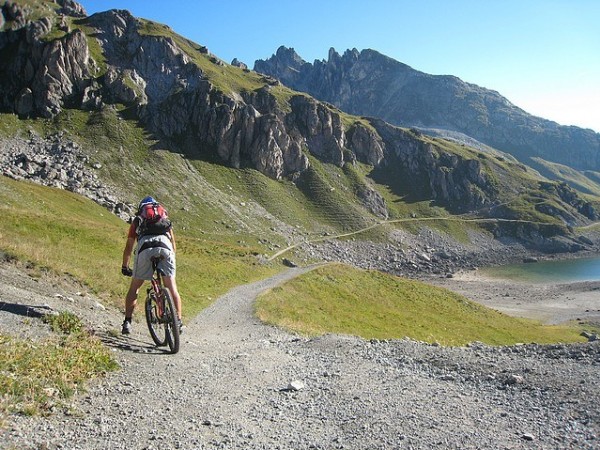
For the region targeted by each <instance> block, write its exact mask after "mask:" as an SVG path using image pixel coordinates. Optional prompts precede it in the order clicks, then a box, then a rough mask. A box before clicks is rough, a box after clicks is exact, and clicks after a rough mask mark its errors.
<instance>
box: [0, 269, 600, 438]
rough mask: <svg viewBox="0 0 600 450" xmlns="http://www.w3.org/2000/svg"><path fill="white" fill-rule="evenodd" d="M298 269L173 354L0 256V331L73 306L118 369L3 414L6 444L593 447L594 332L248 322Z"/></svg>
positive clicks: (232, 295) (206, 323)
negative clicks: (49, 406) (36, 406)
mask: <svg viewBox="0 0 600 450" xmlns="http://www.w3.org/2000/svg"><path fill="white" fill-rule="evenodd" d="M306 270H308V269H298V268H296V269H290V270H288V271H286V272H284V273H281V274H279V275H277V276H275V277H272V278H270V279H267V280H263V281H260V282H257V283H253V284H249V285H245V286H240V287H238V288H235V289H233V290H231V291H230V292H229V293H228V294H226V295H224V296H222V297H221V298H219V299H218V300H217V301H216V302H215V303H214V304H213V305H212V306H211V307H210V308H208V309H206V310H204V311H203V312H202V313H201V314H200V315H199V316H198V317H196V318H195V319H194V320H192V321H191V322H189V323H188V324H187V325H188V326H187V327H186V329H185V333H184V334H183V336H182V338H183V341H182V348H181V351H180V353H179V354H177V355H167V354H164V353H162V352H161V351H160V350H159V349H156V348H155V347H154V346H153V345H152V342H151V339H150V337H149V335H148V331H147V330H146V326H145V323H143V322H140V321H138V322H136V323H135V328H134V333H133V334H132V335H131V336H129V337H121V336H120V335H116V337H115V333H114V330H117V329H118V328H119V325H120V322H121V320H122V317H121V314H120V313H119V312H118V311H115V310H113V309H111V308H106V307H104V306H102V305H101V304H100V303H99V302H98V300H97V299H95V298H94V297H92V296H91V295H88V294H85V293H81V292H74V290H75V288H64V287H60V286H61V285H60V284H59V283H50V282H48V281H47V280H38V281H36V280H34V279H32V278H31V277H29V276H27V275H25V274H24V273H23V272H21V271H19V270H17V269H16V268H15V267H13V266H10V265H6V264H5V265H0V302H1V303H0V332H2V333H11V334H16V335H20V336H22V337H32V338H37V337H39V335H40V333H43V332H44V330H43V327H42V326H41V325H37V322H41V321H37V320H32V319H27V316H28V315H30V316H31V315H32V312H35V311H40V310H47V309H49V308H51V309H54V310H63V309H68V310H71V311H72V312H75V313H77V314H78V315H79V316H80V317H82V319H83V320H84V322H88V323H94V328H95V329H96V332H97V334H98V335H99V336H101V338H102V339H103V340H104V341H105V343H106V344H107V345H108V346H109V347H110V348H111V349H112V350H113V351H114V355H115V357H116V358H117V360H118V361H119V363H120V365H121V367H122V369H121V370H120V371H118V372H115V373H112V374H109V375H108V376H107V377H106V378H104V379H99V380H96V381H94V382H92V383H90V385H89V386H88V389H87V392H86V393H83V394H81V395H79V396H78V397H76V398H75V399H74V400H73V404H72V407H71V409H70V411H68V412H63V411H57V412H56V414H54V415H53V416H51V417H49V418H41V417H24V416H15V417H12V418H11V419H10V422H9V423H8V425H7V427H5V428H4V429H2V430H0V433H1V434H2V435H1V439H0V446H1V448H3V449H13V448H15V449H100V448H103V449H104V448H106V449H175V448H181V449H429V448H461V449H468V448H473V449H474V448H477V449H597V448H600V410H599V408H598V405H599V404H600V389H598V376H599V373H600V372H599V368H600V344H599V343H598V342H591V343H588V344H577V345H551V346H540V345H519V346H514V347H500V348H498V347H496V348H494V347H488V346H485V345H482V344H477V343H475V344H473V345H471V346H469V347H463V348H442V347H437V346H433V345H428V344H424V343H419V342H415V341H411V340H395V341H365V340H362V339H358V338H354V337H349V336H339V335H327V336H323V337H319V338H314V339H307V338H303V337H298V336H295V335H292V334H289V333H286V332H284V331H282V330H279V329H277V328H274V327H270V326H266V325H264V324H262V323H260V322H259V321H258V320H257V319H255V318H254V316H253V314H252V304H253V300H254V299H255V297H256V296H257V295H258V294H259V293H260V292H262V291H264V290H266V289H270V288H272V287H274V286H276V285H277V284H279V283H281V282H284V281H286V280H288V279H291V278H293V277H295V276H298V275H299V274H301V273H303V272H305V271H306ZM137 317H138V318H139V319H140V320H141V315H140V314H139V311H138V316H137ZM26 319H27V320H26ZM92 321H93V322H92ZM32 322H34V323H35V324H34V325H32Z"/></svg>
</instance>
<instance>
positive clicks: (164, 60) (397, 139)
mask: <svg viewBox="0 0 600 450" xmlns="http://www.w3.org/2000/svg"><path fill="white" fill-rule="evenodd" d="M39 5H42V6H44V7H46V11H47V14H39V12H38V13H37V16H36V14H32V11H31V10H30V9H29V7H26V6H20V5H19V4H17V3H13V2H10V3H8V2H7V3H5V4H4V5H3V6H2V9H1V12H2V18H3V20H2V21H0V23H3V25H2V32H1V33H0V69H1V70H0V73H1V75H0V109H1V110H2V111H4V112H11V113H15V114H18V115H19V116H20V117H23V118H24V117H36V116H42V117H54V116H56V115H58V114H60V113H61V111H63V110H64V109H65V108H81V109H87V110H97V109H102V108H106V107H110V106H111V105H117V104H118V105H124V106H125V107H126V108H127V111H128V112H129V113H130V114H134V115H135V117H136V118H137V119H138V120H139V122H140V124H141V125H143V126H144V127H145V128H146V129H147V130H148V131H149V132H150V133H152V134H153V135H154V136H155V137H157V138H158V139H161V140H162V141H163V142H164V143H165V144H167V145H169V146H171V147H173V148H176V149H177V150H178V151H181V152H183V153H187V154H188V155H189V156H190V157H196V156H197V157H201V156H210V157H211V158H217V159H218V160H220V161H221V162H222V163H224V164H227V165H229V166H231V167H252V168H255V169H256V170H258V171H260V172H262V173H263V174H265V175H267V176H269V177H271V178H274V179H280V178H282V177H292V178H297V177H301V176H302V174H303V173H304V172H305V171H306V170H307V169H308V168H309V166H310V159H309V155H312V156H314V157H316V158H318V159H319V160H321V161H325V162H328V163H332V164H335V165H337V166H340V167H342V166H344V165H345V164H353V163H355V162H356V161H360V162H363V163H365V164H368V165H371V166H373V167H376V168H378V170H380V171H385V170H387V168H391V169H394V170H398V171H399V173H400V174H401V176H402V177H403V178H404V179H405V185H406V186H408V189H413V188H414V187H415V186H417V185H418V186H420V187H419V189H421V191H422V192H424V193H425V194H426V197H427V198H429V199H431V200H434V201H436V202H438V203H440V204H442V205H445V206H447V207H448V208H449V209H450V210H457V211H470V210H477V209H480V208H482V207H485V206H487V205H492V204H494V203H495V202H497V200H498V195H499V191H498V188H497V186H496V185H495V184H494V182H493V180H492V179H491V178H490V175H489V170H488V169H486V167H485V166H484V164H482V162H481V161H479V160H477V159H475V158H473V157H465V156H462V155H461V154H458V153H452V152H448V151H442V150H441V149H440V148H439V145H438V144H436V142H435V141H433V140H425V139H423V138H422V136H419V135H418V134H415V133H413V132H408V131H404V130H401V129H399V128H396V127H394V126H391V125H389V124H387V123H385V122H383V121H378V120H371V121H367V120H365V119H359V118H356V117H354V118H352V117H349V116H347V115H344V114H343V113H341V112H340V111H339V110H337V109H336V108H335V107H333V106H332V105H330V104H327V103H323V102H320V101H317V100H315V99H314V98H312V97H308V96H306V95H303V94H298V93H295V92H292V91H289V90H286V91H285V95H284V96H283V100H282V92H283V91H282V90H283V89H285V88H283V87H282V86H281V85H280V84H279V83H278V82H277V81H276V80H273V79H272V78H268V77H265V76H260V75H258V74H255V73H254V74H249V71H248V70H247V69H245V68H243V67H233V66H226V65H225V64H224V63H223V62H221V61H220V60H219V59H218V58H216V57H214V56H213V55H211V54H210V53H208V51H207V50H206V49H205V48H203V47H199V46H191V45H189V41H186V40H184V39H183V38H181V37H179V36H177V35H175V34H174V33H173V32H172V31H171V30H169V29H168V27H165V26H159V25H157V24H153V23H149V22H147V21H142V20H138V19H136V18H134V17H133V16H132V15H131V14H130V13H128V12H127V11H119V10H112V11H108V12H105V13H99V14H95V15H93V16H91V17H85V12H84V11H83V9H82V8H81V7H80V6H79V5H77V4H76V3H73V2H70V1H62V2H58V3H54V2H41V1H40V2H39ZM57 5H58V8H57ZM36 17H37V18H36ZM284 53H285V52H284ZM285 55H287V56H291V60H289V61H285V64H284V63H281V64H280V63H277V64H280V67H279V69H278V70H279V71H281V70H283V71H285V67H288V68H291V69H290V70H289V77H297V78H298V79H297V81H298V82H300V81H301V80H307V79H311V78H310V77H309V78H306V77H305V75H306V73H308V74H312V83H313V84H314V83H316V82H317V81H319V80H321V76H322V75H326V76H325V77H324V78H323V79H322V80H321V81H320V82H321V90H322V92H326V91H328V90H329V89H330V88H331V87H332V86H337V87H338V91H339V92H340V93H341V94H343V98H344V99H345V100H344V101H345V102H347V103H349V102H352V103H353V104H354V103H356V102H360V101H361V100H363V101H365V102H367V100H366V99H367V98H368V99H369V100H368V103H369V104H370V105H371V107H375V105H380V107H381V108H384V107H385V105H386V102H385V101H384V99H383V97H385V95H384V94H382V93H381V92H379V91H378V90H377V86H376V85H375V84H373V83H372V81H369V76H370V74H371V72H370V70H371V69H372V66H364V65H360V64H357V62H359V61H360V60H361V59H364V58H365V57H366V56H369V58H371V59H372V60H373V62H372V63H371V64H376V65H378V67H381V61H380V59H381V58H379V57H378V56H377V54H375V53H374V52H369V53H366V54H365V55H366V56H362V54H358V53H357V52H351V53H349V54H348V55H345V56H344V57H339V55H337V54H335V53H332V54H331V55H330V60H331V63H332V64H335V65H336V67H339V68H340V70H333V69H332V68H328V67H327V65H326V64H324V63H323V64H316V65H315V67H316V66H319V69H318V70H315V71H313V69H311V67H309V66H310V65H306V64H305V63H302V61H301V60H300V59H299V58H296V57H295V56H294V55H293V54H290V53H289V52H287V53H285ZM285 55H284V56H285ZM383 62H384V63H385V66H386V67H388V68H394V67H395V68H396V72H397V73H400V72H403V73H405V76H404V78H402V80H403V81H402V82H400V81H398V80H400V79H399V78H396V82H397V83H399V85H400V84H402V83H404V84H405V85H407V84H409V83H411V82H413V81H414V80H413V78H414V76H413V75H414V74H413V73H412V72H414V71H412V69H410V68H408V67H407V66H398V65H397V63H396V62H394V61H392V60H390V59H389V58H388V59H384V60H383ZM292 69H293V70H292ZM231 70H233V71H234V72H231ZM227 71H229V72H227ZM225 72H227V73H228V74H229V75H228V76H229V77H230V78H235V79H241V80H242V82H241V84H243V85H244V86H247V85H252V86H253V87H252V88H247V87H244V88H239V89H237V90H236V89H233V88H231V87H229V88H223V87H222V85H223V84H225V85H228V86H229V85H232V82H231V79H230V78H225V82H223V79H217V78H218V77H219V76H223V77H226V76H227V75H222V74H223V73H225ZM305 72H306V73H305ZM347 72H348V73H352V74H353V75H352V78H353V79H355V80H356V81H357V82H360V83H359V85H361V86H364V87H365V89H366V86H368V85H371V86H373V88H372V89H371V90H370V91H369V92H370V94H369V95H367V94H366V93H365V92H366V91H365V90H361V89H358V88H357V87H356V86H358V85H355V84H353V83H348V82H347V81H344V79H343V78H344V74H345V73H347ZM383 73H384V74H385V73H388V72H385V71H384V72H383ZM246 77H248V78H250V77H252V83H254V84H251V83H250V82H248V80H246V79H245V78H246ZM388 78H389V79H391V78H390V77H389V76H388ZM257 80H258V81H257ZM227 83H229V84H227ZM244 83H246V84H244ZM432 114H437V112H435V111H433V112H432ZM357 198H358V200H359V201H360V202H362V203H363V205H364V206H365V207H366V208H367V209H369V210H370V211H372V212H374V213H375V214H376V215H378V216H381V217H386V216H387V211H386V207H385V202H384V200H383V198H382V197H381V196H380V194H378V193H377V191H375V190H373V189H371V188H370V187H369V185H368V183H366V184H365V185H364V186H363V188H361V190H360V192H359V193H358V194H357ZM582 211H583V209H582ZM586 211H587V212H588V213H589V214H584V215H585V216H586V217H591V216H593V214H594V212H593V209H591V210H589V211H588V210H586ZM577 214H579V213H577ZM582 214H583V213H582ZM578 217H580V218H581V217H583V216H578Z"/></svg>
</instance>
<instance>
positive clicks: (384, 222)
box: [268, 217, 550, 261]
mask: <svg viewBox="0 0 600 450" xmlns="http://www.w3.org/2000/svg"><path fill="white" fill-rule="evenodd" d="M433 221H447V222H477V223H485V222H489V223H501V222H506V223H529V224H535V225H550V224H548V223H545V222H536V221H532V220H518V219H493V218H488V219H483V218H480V219H466V218H460V217H421V218H418V217H411V218H406V219H393V220H381V221H379V222H377V223H374V224H373V225H369V226H368V227H365V228H361V229H360V230H356V231H351V232H349V233H342V234H337V235H333V236H325V237H321V238H318V239H311V240H307V241H303V242H297V243H296V244H292V245H290V246H289V247H286V248H284V249H281V250H279V251H278V252H277V253H275V254H273V255H272V256H270V257H269V258H268V261H273V260H274V259H275V258H277V257H279V256H281V255H283V254H285V253H287V252H289V251H290V250H293V249H294V248H296V247H298V246H300V245H303V244H311V243H316V242H325V241H331V240H334V239H339V238H343V237H348V236H354V235H357V234H361V233H364V232H365V231H369V230H372V229H373V228H376V227H379V226H382V225H387V224H392V223H405V222H433Z"/></svg>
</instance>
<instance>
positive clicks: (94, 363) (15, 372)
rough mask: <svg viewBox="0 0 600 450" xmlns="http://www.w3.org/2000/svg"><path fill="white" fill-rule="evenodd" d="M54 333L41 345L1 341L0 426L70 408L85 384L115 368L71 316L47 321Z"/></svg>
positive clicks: (3, 338)
mask: <svg viewBox="0 0 600 450" xmlns="http://www.w3.org/2000/svg"><path fill="white" fill-rule="evenodd" d="M45 321H46V322H47V323H49V324H50V326H51V328H52V329H53V330H54V331H55V332H56V333H57V335H56V336H54V337H51V338H46V339H44V340H41V341H31V340H23V339H16V338H12V337H9V336H5V335H0V425H2V422H3V420H4V418H5V417H6V416H7V415H9V414H14V413H19V414H27V415H37V414H41V415H46V414H49V413H51V412H52V411H54V410H56V409H57V408H68V405H67V404H66V401H67V400H68V399H69V398H70V397H72V396H73V395H74V394H76V393H77V392H81V391H83V390H84V383H85V382H86V381H87V380H89V379H91V378H95V377H98V376H102V375H104V374H106V373H107V372H110V371H113V370H116V369H117V368H118V365H117V363H116V361H115V360H114V359H113V358H112V356H111V354H110V351H109V350H108V349H107V348H106V347H105V346H104V345H103V344H102V343H101V342H100V340H98V339H97V338H95V337H94V336H92V335H90V334H89V333H88V332H87V331H86V330H85V329H84V327H83V325H82V323H81V321H80V320H79V319H78V318H77V317H76V316H74V315H73V314H71V313H61V314H59V315H55V316H54V315H53V316H46V319H45Z"/></svg>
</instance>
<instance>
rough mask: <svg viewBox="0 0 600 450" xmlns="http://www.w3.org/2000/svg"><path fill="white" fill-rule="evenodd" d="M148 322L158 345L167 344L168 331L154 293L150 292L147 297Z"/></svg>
mask: <svg viewBox="0 0 600 450" xmlns="http://www.w3.org/2000/svg"><path fill="white" fill-rule="evenodd" d="M146 323H147V324H148V330H149V331H150V336H152V340H153V341H154V343H155V344H156V345H157V346H159V347H160V346H163V345H166V344H167V331H166V327H165V324H164V323H163V319H162V318H161V316H160V314H159V307H158V304H157V302H156V298H155V297H154V295H151V294H148V297H146Z"/></svg>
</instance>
